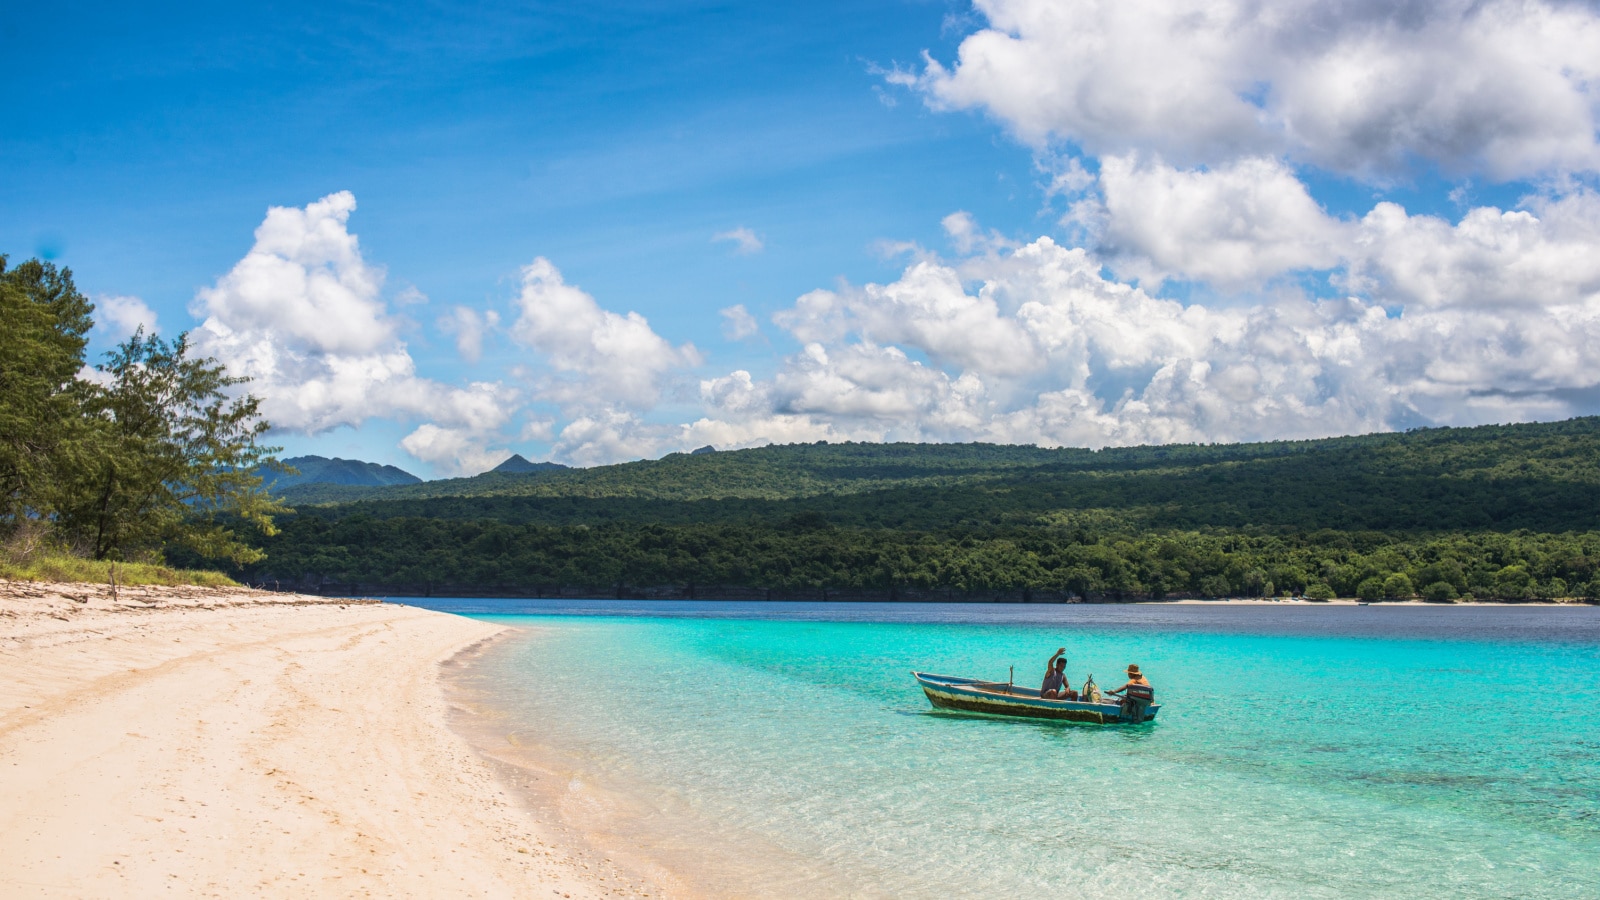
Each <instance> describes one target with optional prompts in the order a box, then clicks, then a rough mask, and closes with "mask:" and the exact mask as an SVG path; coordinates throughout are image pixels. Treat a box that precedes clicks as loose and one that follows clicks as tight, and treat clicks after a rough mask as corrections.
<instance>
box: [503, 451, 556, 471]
mask: <svg viewBox="0 0 1600 900" xmlns="http://www.w3.org/2000/svg"><path fill="white" fill-rule="evenodd" d="M566 468H569V467H568V466H563V465H562V464H560V463H553V462H530V461H529V460H528V458H527V457H525V456H523V455H522V454H520V453H513V454H511V458H510V459H508V460H506V461H505V462H503V463H501V464H500V465H498V466H495V467H494V468H492V469H490V470H489V471H490V472H499V473H500V474H502V475H530V474H533V473H535V472H557V471H560V470H562V469H566Z"/></svg>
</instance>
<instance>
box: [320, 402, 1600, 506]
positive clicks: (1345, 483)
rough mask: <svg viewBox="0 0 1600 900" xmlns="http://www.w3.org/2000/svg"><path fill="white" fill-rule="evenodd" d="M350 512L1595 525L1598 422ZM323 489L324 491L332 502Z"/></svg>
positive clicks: (960, 450)
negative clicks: (803, 515)
mask: <svg viewBox="0 0 1600 900" xmlns="http://www.w3.org/2000/svg"><path fill="white" fill-rule="evenodd" d="M354 496H355V497H356V498H358V499H356V500H355V501H354V502H345V503H342V504H335V505H328V506H324V507H321V508H312V507H311V506H310V505H308V504H307V499H308V498H301V499H300V500H299V501H298V502H300V503H301V504H302V506H301V509H302V512H303V513H310V514H315V515H319V516H332V517H344V516H349V515H356V514H359V515H368V516H373V517H378V518H393V517H400V516H405V517H425V518H447V519H492V520H496V521H502V522H512V523H526V524H545V525H576V524H596V523H602V522H617V521H626V522H656V523H680V524H694V523H701V524H703V523H711V522H741V521H775V522H781V521H784V520H787V519H789V518H791V517H793V516H796V515H801V514H809V515H820V516H822V517H823V518H824V519H825V520H826V521H827V522H829V523H830V524H833V525H838V526H853V527H880V528H881V527H887V528H916V529H924V530H925V529H940V528H949V527H954V526H966V527H978V526H992V525H1018V526H1028V525H1040V524H1050V523H1057V524H1074V523H1075V524H1082V523H1086V522H1098V523H1100V524H1102V525H1105V524H1116V525H1118V526H1125V527H1136V528H1145V529H1148V528H1173V527H1201V526H1217V527H1233V528H1239V527H1251V526H1268V527H1291V528H1300V529H1314V528H1334V529H1341V530H1350V529H1362V530H1393V529H1407V530H1414V529H1433V530H1442V529H1482V528H1489V529H1512V528H1527V529H1533V530H1539V531H1567V530H1574V529H1589V528H1594V527H1600V418H1593V417H1591V418H1583V419H1573V420H1569V421H1566V422H1555V423H1540V424H1526V425H1506V426H1484V427H1479V428H1436V429H1424V430H1417V431H1411V432H1405V433H1393V434H1377V435H1364V436H1359V437H1343V438H1330V439H1326V440H1315V441H1276V442H1268V443H1256V444H1219V445H1169V446H1156V447H1129V448H1115V449H1106V450H1101V451H1098V452H1092V451H1088V450H1082V449H1059V450H1048V449H1040V448H1036V447H1018V446H1002V445H993V444H856V443H846V444H801V445H789V446H777V447H763V448H759V449H754V450H740V451H735V452H724V453H715V454H701V455H687V454H674V455H672V456H669V457H667V458H665V459H662V460H655V461H646V462H635V463H625V464H622V465H615V466H603V467H597V468H592V469H567V470H559V471H551V472H541V473H533V474H527V475H506V474H494V473H491V474H487V475H482V476H478V477H477V478H465V479H455V480H450V481H435V482H426V483H423V484H416V485H405V486H397V487H388V488H366V489H360V493H359V494H355V495H354ZM325 499H327V498H325Z"/></svg>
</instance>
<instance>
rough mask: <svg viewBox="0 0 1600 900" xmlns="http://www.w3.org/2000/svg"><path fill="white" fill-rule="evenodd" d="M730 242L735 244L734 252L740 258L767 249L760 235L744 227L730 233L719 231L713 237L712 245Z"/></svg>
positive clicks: (729, 231)
mask: <svg viewBox="0 0 1600 900" xmlns="http://www.w3.org/2000/svg"><path fill="white" fill-rule="evenodd" d="M724 241H726V242H729V243H731V244H733V252H734V253H737V254H739V255H740V256H751V255H754V254H756V253H760V252H761V251H762V250H764V249H766V244H764V243H762V241H761V237H760V235H757V234H756V233H755V232H754V231H751V230H750V229H748V228H746V227H744V226H743V225H741V226H739V227H738V228H733V229H730V230H728V231H719V232H717V233H716V234H714V235H712V236H711V242H712V243H714V244H715V243H721V242H724Z"/></svg>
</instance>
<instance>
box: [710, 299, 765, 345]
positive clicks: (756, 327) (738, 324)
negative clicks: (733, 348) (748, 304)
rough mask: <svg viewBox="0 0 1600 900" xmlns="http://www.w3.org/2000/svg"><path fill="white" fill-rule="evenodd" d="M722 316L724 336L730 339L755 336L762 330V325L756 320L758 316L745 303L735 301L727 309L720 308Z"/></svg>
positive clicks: (736, 339)
mask: <svg viewBox="0 0 1600 900" xmlns="http://www.w3.org/2000/svg"><path fill="white" fill-rule="evenodd" d="M718 315H720V316H722V336H723V337H725V338H727V339H728V340H730V341H742V340H745V339H746V338H753V337H755V336H756V335H757V334H759V333H760V332H761V325H760V324H758V323H757V322H756V317H755V316H752V315H750V311H749V310H747V309H745V308H744V304H743V303H735V304H734V305H733V306H729V307H727V308H725V309H722V310H719V311H718Z"/></svg>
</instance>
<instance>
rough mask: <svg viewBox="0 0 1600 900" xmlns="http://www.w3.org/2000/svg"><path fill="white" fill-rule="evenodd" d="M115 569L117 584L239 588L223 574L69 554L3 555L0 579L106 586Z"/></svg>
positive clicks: (0, 555)
mask: <svg viewBox="0 0 1600 900" xmlns="http://www.w3.org/2000/svg"><path fill="white" fill-rule="evenodd" d="M113 565H115V566H116V574H117V584H128V585H134V584H164V585H180V584H192V585H200V586H203V587H238V582H236V581H234V580H233V579H232V578H229V577H228V576H226V575H224V574H222V573H221V572H207V571H203V570H196V569H174V568H172V567H171V566H163V565H156V564H154V563H138V562H134V563H130V562H119V563H111V562H107V561H105V560H93V559H83V558H82V557H78V556H72V555H71V554H67V553H51V552H34V553H29V554H27V556H25V557H24V558H22V559H17V558H15V557H14V556H12V555H11V554H8V553H0V578H4V579H7V580H10V581H82V582H93V583H97V584H106V583H107V582H109V581H110V580H111V567H112V566H113Z"/></svg>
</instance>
